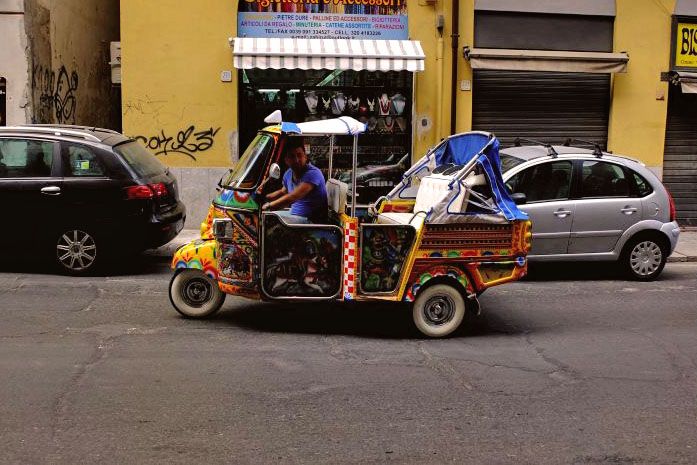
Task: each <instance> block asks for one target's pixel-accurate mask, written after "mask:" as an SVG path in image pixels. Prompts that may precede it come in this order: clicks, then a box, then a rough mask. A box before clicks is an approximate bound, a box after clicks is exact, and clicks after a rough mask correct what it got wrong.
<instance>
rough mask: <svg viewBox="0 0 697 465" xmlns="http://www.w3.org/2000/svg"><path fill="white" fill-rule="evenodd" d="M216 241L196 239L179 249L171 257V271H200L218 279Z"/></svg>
mask: <svg viewBox="0 0 697 465" xmlns="http://www.w3.org/2000/svg"><path fill="white" fill-rule="evenodd" d="M216 246H217V245H216V241H215V240H204V239H196V240H193V241H191V242H189V243H188V244H184V245H183V246H181V247H179V249H177V251H176V252H175V253H174V256H173V257H172V269H173V270H179V269H187V268H188V269H195V270H201V271H203V272H204V273H206V274H207V275H208V276H210V277H211V278H213V279H218V258H217V253H216Z"/></svg>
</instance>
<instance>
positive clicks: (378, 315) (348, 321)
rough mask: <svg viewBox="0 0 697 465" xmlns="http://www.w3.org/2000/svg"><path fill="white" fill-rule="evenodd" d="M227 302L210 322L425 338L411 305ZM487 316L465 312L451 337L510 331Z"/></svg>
mask: <svg viewBox="0 0 697 465" xmlns="http://www.w3.org/2000/svg"><path fill="white" fill-rule="evenodd" d="M230 306H231V305H230V303H229V302H228V303H227V304H226V305H225V306H224V307H223V309H222V310H221V311H220V313H218V314H217V315H216V316H215V317H214V318H212V319H210V320H207V321H208V323H209V324H212V325H220V323H227V324H230V325H234V326H237V327H241V328H244V329H249V330H253V331H262V332H272V333H291V334H318V335H347V336H357V337H366V338H381V339H424V338H425V337H424V336H423V335H422V334H421V333H420V332H419V331H418V330H417V329H416V328H415V326H414V324H413V322H412V314H411V306H410V305H407V304H399V303H382V302H379V303H372V302H371V303H327V302H312V303H307V302H303V303H301V304H271V303H255V302H249V303H247V302H245V304H243V305H239V304H238V306H237V307H236V308H234V309H232V308H230ZM488 321H489V320H488V319H487V318H484V317H478V316H475V315H470V314H468V315H467V316H466V317H465V320H464V321H463V323H462V326H461V327H460V329H459V330H458V331H456V333H455V334H454V335H453V336H451V337H455V338H458V337H472V336H479V337H481V336H487V335H493V334H502V333H510V328H507V327H503V326H502V327H500V328H492V327H491V326H490V324H489V323H488Z"/></svg>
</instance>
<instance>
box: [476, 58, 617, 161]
mask: <svg viewBox="0 0 697 465" xmlns="http://www.w3.org/2000/svg"><path fill="white" fill-rule="evenodd" d="M609 114H610V75H609V74H590V73H556V72H527V71H493V70H475V72H474V95H473V102H472V127H473V128H474V129H479V130H484V131H491V132H493V133H494V134H496V136H497V137H498V138H499V140H500V141H501V144H502V146H504V147H510V146H512V145H513V144H514V141H515V139H516V138H517V137H521V138H530V139H536V140H539V141H542V142H547V143H554V144H561V143H563V142H564V141H565V140H566V139H567V138H578V139H585V140H588V141H593V142H595V143H599V144H600V145H601V146H602V147H604V148H605V147H607V134H608V121H609ZM574 145H583V144H577V143H574ZM591 148H592V147H591Z"/></svg>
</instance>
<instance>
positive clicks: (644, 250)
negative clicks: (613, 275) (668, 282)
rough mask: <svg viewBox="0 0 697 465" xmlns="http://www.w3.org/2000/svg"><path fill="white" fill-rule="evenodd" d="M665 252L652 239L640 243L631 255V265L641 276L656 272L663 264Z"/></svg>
mask: <svg viewBox="0 0 697 465" xmlns="http://www.w3.org/2000/svg"><path fill="white" fill-rule="evenodd" d="M662 259H663V252H662V251H661V248H660V247H659V246H658V244H656V243H655V242H652V241H644V242H640V243H638V244H637V245H636V246H634V248H633V249H632V252H631V254H630V256H629V266H631V267H632V270H633V271H634V272H635V273H636V274H638V275H639V276H648V275H650V274H652V273H654V272H655V271H656V270H657V269H658V267H659V266H660V265H661V261H662Z"/></svg>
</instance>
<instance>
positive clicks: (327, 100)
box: [322, 97, 332, 111]
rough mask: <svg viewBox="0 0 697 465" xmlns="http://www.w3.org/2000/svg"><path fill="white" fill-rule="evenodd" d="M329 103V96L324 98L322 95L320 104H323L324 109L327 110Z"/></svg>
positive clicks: (330, 100) (330, 101)
mask: <svg viewBox="0 0 697 465" xmlns="http://www.w3.org/2000/svg"><path fill="white" fill-rule="evenodd" d="M331 104H332V99H331V98H328V99H325V98H324V97H322V105H324V110H325V111H329V107H330V106H331Z"/></svg>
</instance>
